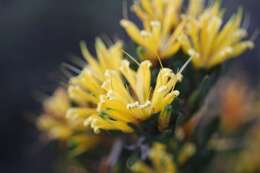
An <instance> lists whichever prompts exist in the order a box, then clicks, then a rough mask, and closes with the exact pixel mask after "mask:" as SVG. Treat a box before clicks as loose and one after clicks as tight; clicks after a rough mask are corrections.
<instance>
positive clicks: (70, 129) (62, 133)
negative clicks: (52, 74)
mask: <svg viewBox="0 0 260 173" xmlns="http://www.w3.org/2000/svg"><path fill="white" fill-rule="evenodd" d="M70 106H71V105H70V101H69V98H68V96H67V93H66V91H65V90H64V89H62V88H58V89H57V90H56V91H55V92H54V94H53V96H51V97H49V98H48V99H46V100H45V101H44V102H43V107H44V113H43V114H42V115H41V116H40V117H39V118H38V120H37V125H38V128H39V129H40V130H41V131H43V132H45V133H46V134H47V136H48V137H49V138H50V139H57V140H60V141H64V142H67V141H73V142H75V143H77V147H76V148H75V150H74V151H73V153H74V154H79V153H81V152H83V151H86V150H88V149H89V148H92V147H93V146H95V144H96V143H97V142H98V138H99V137H98V136H96V135H95V136H94V135H87V134H85V131H84V126H83V124H82V123H81V122H80V121H76V120H74V121H71V120H68V119H66V116H65V115H66V111H67V110H68V109H69V107H70ZM76 133H77V134H76Z"/></svg>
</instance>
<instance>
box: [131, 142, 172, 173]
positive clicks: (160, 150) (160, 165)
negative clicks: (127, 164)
mask: <svg viewBox="0 0 260 173" xmlns="http://www.w3.org/2000/svg"><path fill="white" fill-rule="evenodd" d="M148 158H149V160H150V161H151V163H152V166H149V165H147V164H146V163H145V162H143V161H138V162H136V163H134V165H133V166H132V167H131V170H132V171H133V172H134V173H177V170H176V165H175V163H174V161H173V159H172V155H171V154H169V153H167V151H166V146H165V145H163V144H161V143H155V144H153V146H152V148H151V150H150V151H149V154H148Z"/></svg>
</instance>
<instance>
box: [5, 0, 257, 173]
mask: <svg viewBox="0 0 260 173" xmlns="http://www.w3.org/2000/svg"><path fill="white" fill-rule="evenodd" d="M130 3H132V1H128V4H130ZM238 6H243V8H244V9H245V13H246V16H247V18H248V19H249V23H250V26H249V33H250V34H251V35H253V33H254V32H255V31H257V30H258V29H259V26H260V20H259V17H260V10H259V7H260V1H258V0H249V1H243V0H226V1H225V7H226V8H227V9H228V10H227V13H232V12H234V11H235V10H236V9H237V7H238ZM121 18H122V0H109V1H108V0H74V1H71V0H62V1H61V0H0V25H1V26H0V82H1V83H0V87H1V90H0V114H1V115H0V137H1V138H0V172H1V173H2V172H3V173H16V172H20V173H25V172H26V173H31V172H37V173H41V172H44V173H51V172H53V167H54V161H55V160H56V159H57V153H56V152H57V151H56V150H55V148H53V147H51V146H46V145H45V144H41V143H40V142H39V140H38V139H39V133H38V131H37V130H36V128H35V127H34V125H33V121H34V118H35V117H36V115H37V113H39V112H40V103H39V102H38V100H39V98H38V96H39V93H44V94H49V93H51V91H53V89H54V88H55V87H56V86H57V85H59V83H58V82H57V80H58V79H59V77H60V76H61V74H62V73H61V72H60V70H61V68H60V65H61V63H62V62H70V61H69V60H70V59H71V56H72V55H76V56H80V50H79V44H78V43H79V41H80V40H85V41H86V42H87V44H88V45H89V46H90V48H92V49H93V42H94V39H95V37H96V36H109V37H110V38H112V39H116V38H119V37H120V38H123V39H125V38H126V36H125V34H124V32H123V30H122V29H121V28H120V26H119V20H120V19H121ZM126 41H127V40H126ZM259 67H260V41H259V39H258V40H257V41H256V48H255V49H254V50H253V51H251V52H248V53H246V54H244V55H242V56H241V57H239V58H238V60H237V61H236V63H235V65H234V68H239V69H240V70H241V71H243V72H244V73H246V74H247V75H248V76H249V77H250V78H251V79H252V84H255V83H257V82H258V81H259V79H260V69H259Z"/></svg>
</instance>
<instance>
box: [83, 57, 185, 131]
mask: <svg viewBox="0 0 260 173" xmlns="http://www.w3.org/2000/svg"><path fill="white" fill-rule="evenodd" d="M150 67H151V62H150V61H148V60H146V61H143V62H142V63H141V64H140V66H139V68H138V70H137V71H134V70H132V69H131V68H130V67H129V62H128V61H127V60H123V61H122V64H121V67H120V72H121V73H120V72H119V71H115V70H107V71H106V73H105V77H106V80H105V81H104V83H103V85H102V88H103V89H104V90H105V91H106V94H104V95H102V96H101V97H100V102H99V105H98V112H99V114H98V115H93V116H90V117H89V118H88V119H87V120H86V124H89V125H90V126H91V127H92V128H93V129H94V130H95V131H96V132H98V131H99V130H100V129H104V130H120V131H123V132H126V133H130V132H133V129H132V128H131V127H130V126H129V124H128V123H131V124H138V123H140V122H141V121H143V120H146V119H148V118H149V117H150V116H151V115H152V114H154V113H158V112H160V111H162V110H163V109H164V108H165V107H166V106H167V105H169V104H171V103H172V101H173V100H174V99H175V97H177V96H178V95H179V91H177V90H174V88H175V85H176V83H177V82H178V81H180V80H181V79H182V75H181V73H176V74H174V73H173V72H172V70H171V69H168V68H162V69H161V70H160V72H159V74H158V76H157V80H156V85H155V88H154V89H152V87H151V70H150ZM126 84H129V85H126Z"/></svg>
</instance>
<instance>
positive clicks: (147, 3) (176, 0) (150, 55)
mask: <svg viewBox="0 0 260 173" xmlns="http://www.w3.org/2000/svg"><path fill="white" fill-rule="evenodd" d="M181 5H182V0H140V2H138V3H135V4H134V5H133V6H132V9H133V11H134V12H135V14H136V15H137V16H138V17H139V19H140V20H141V21H142V24H143V29H142V30H140V29H139V28H138V27H137V26H136V25H135V24H134V23H133V22H131V21H129V20H126V19H123V20H121V25H122V26H123V28H124V29H125V30H126V32H127V33H128V35H129V36H130V37H131V38H132V40H133V41H134V42H136V43H137V44H138V45H140V46H141V47H142V48H143V54H142V57H143V58H145V59H150V60H151V61H155V60H157V59H158V57H160V58H162V59H164V58H167V57H169V56H172V55H173V54H175V53H176V52H177V51H178V50H179V48H180V43H179V42H178V40H177V37H178V35H179V34H181V32H182V30H183V23H181V22H180V9H181Z"/></svg>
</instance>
